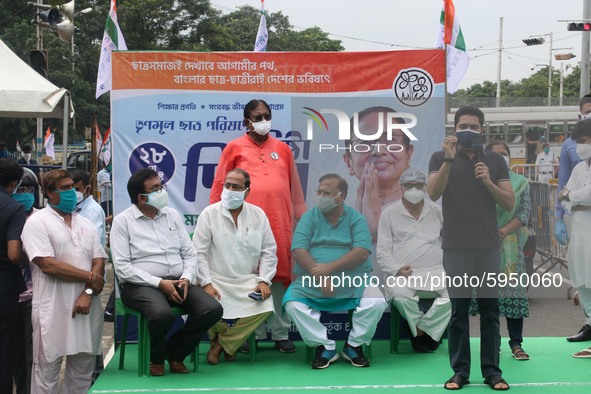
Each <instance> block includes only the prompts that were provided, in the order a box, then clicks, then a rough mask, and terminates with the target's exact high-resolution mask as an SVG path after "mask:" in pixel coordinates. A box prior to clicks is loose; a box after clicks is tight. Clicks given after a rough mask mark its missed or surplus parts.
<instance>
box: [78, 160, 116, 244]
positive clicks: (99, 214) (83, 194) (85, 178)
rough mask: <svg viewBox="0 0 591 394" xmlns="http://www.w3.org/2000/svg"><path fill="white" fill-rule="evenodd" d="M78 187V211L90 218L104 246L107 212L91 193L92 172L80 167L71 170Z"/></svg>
mask: <svg viewBox="0 0 591 394" xmlns="http://www.w3.org/2000/svg"><path fill="white" fill-rule="evenodd" d="M70 175H71V176H72V180H74V188H75V189H76V209H75V210H76V212H77V213H78V214H79V215H80V216H83V217H85V218H86V219H88V220H90V221H91V222H92V224H94V227H96V231H97V232H98V235H99V240H100V241H101V245H102V246H103V248H104V247H105V246H106V245H107V235H106V231H105V212H104V211H103V208H101V206H100V205H99V203H98V202H96V201H95V200H94V198H92V196H91V195H90V174H89V173H88V172H86V171H84V170H81V169H79V168H77V169H75V170H72V171H70Z"/></svg>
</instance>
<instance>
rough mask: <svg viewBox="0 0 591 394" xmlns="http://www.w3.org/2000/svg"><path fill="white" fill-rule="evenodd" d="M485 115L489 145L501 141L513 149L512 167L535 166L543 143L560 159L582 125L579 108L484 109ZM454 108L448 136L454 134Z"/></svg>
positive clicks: (447, 130) (449, 119)
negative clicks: (566, 145) (546, 143)
mask: <svg viewBox="0 0 591 394" xmlns="http://www.w3.org/2000/svg"><path fill="white" fill-rule="evenodd" d="M480 109H481V110H482V112H484V120H485V121H484V130H485V133H486V137H485V139H486V142H490V141H494V140H500V141H504V142H505V143H507V145H509V148H510V149H511V164H512V165H513V164H518V163H519V164H521V163H526V162H528V163H533V162H535V159H536V154H535V152H536V149H539V146H540V143H541V142H544V141H546V142H548V143H549V144H550V149H551V151H552V152H554V154H555V155H556V157H559V156H560V148H561V146H562V143H563V142H564V140H565V139H566V138H568V137H569V136H570V133H571V132H572V130H573V128H574V125H575V124H576V123H577V121H578V115H579V107H578V106H562V107H556V106H554V107H504V108H480ZM456 111H457V108H452V109H451V110H450V112H449V113H448V114H447V127H446V133H447V134H448V135H449V134H451V132H452V131H453V123H454V114H455V112H456Z"/></svg>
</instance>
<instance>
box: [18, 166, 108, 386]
mask: <svg viewBox="0 0 591 394" xmlns="http://www.w3.org/2000/svg"><path fill="white" fill-rule="evenodd" d="M43 194H44V196H45V197H46V198H47V200H48V206H47V207H45V208H44V209H41V210H39V211H38V212H36V213H35V214H34V215H32V216H31V217H30V218H29V219H28V220H27V223H26V224H25V228H24V230H23V235H22V240H23V245H24V248H25V250H26V252H27V255H28V256H29V259H30V260H31V265H30V266H31V273H32V276H33V306H32V325H33V371H32V378H31V392H32V393H54V392H57V384H58V379H59V376H60V368H61V365H62V360H63V358H64V357H66V368H65V375H64V384H63V387H64V393H83V392H86V391H87V390H88V388H89V387H90V383H91V380H92V373H93V370H94V366H95V360H96V355H98V354H100V353H101V343H102V338H101V336H102V329H103V321H102V306H101V303H100V299H99V298H97V297H96V295H98V294H99V293H100V292H101V291H102V289H103V285H104V280H103V275H104V265H105V258H106V257H107V256H106V254H105V252H104V250H103V248H102V247H101V245H100V242H99V239H98V234H97V232H96V229H95V228H94V226H93V225H92V223H91V222H90V221H88V220H87V219H86V218H83V217H81V216H79V215H78V214H76V213H75V212H74V208H75V207H76V190H75V189H74V182H73V181H72V178H71V177H70V174H69V173H68V172H67V171H65V170H53V171H50V172H48V173H46V174H45V175H44V176H43Z"/></svg>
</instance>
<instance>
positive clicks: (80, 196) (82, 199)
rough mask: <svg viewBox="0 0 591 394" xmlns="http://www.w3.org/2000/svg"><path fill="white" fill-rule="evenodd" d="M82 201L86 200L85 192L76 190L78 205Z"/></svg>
mask: <svg viewBox="0 0 591 394" xmlns="http://www.w3.org/2000/svg"><path fill="white" fill-rule="evenodd" d="M82 201H84V194H82V193H80V192H79V191H77V192H76V205H78V204H80V203H81V202H82Z"/></svg>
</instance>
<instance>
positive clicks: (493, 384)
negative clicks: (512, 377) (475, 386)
mask: <svg viewBox="0 0 591 394" xmlns="http://www.w3.org/2000/svg"><path fill="white" fill-rule="evenodd" d="M484 383H485V384H488V385H489V386H490V388H491V389H493V390H495V391H505V390H509V383H507V382H506V381H505V379H503V378H502V377H501V375H495V376H489V377H488V378H486V379H484ZM499 383H502V384H504V385H506V386H507V387H497V384H499Z"/></svg>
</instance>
